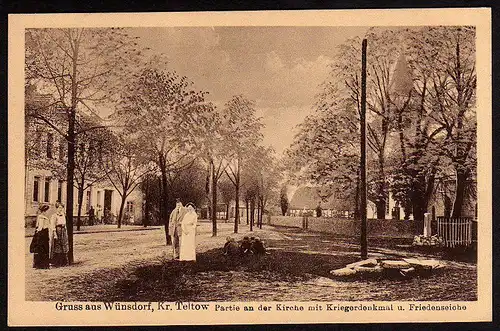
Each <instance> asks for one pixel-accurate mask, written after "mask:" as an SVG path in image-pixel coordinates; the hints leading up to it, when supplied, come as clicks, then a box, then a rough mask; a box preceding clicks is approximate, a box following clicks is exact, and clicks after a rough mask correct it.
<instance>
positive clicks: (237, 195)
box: [234, 159, 240, 233]
mask: <svg viewBox="0 0 500 331" xmlns="http://www.w3.org/2000/svg"><path fill="white" fill-rule="evenodd" d="M235 179H236V187H235V201H234V233H238V224H239V223H240V161H239V159H238V164H237V168H236V178H235Z"/></svg>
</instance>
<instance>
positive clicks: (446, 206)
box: [443, 195, 452, 218]
mask: <svg viewBox="0 0 500 331" xmlns="http://www.w3.org/2000/svg"><path fill="white" fill-rule="evenodd" d="M451 208H452V206H451V198H450V197H449V196H448V195H445V197H444V215H443V216H444V217H446V218H449V217H451Z"/></svg>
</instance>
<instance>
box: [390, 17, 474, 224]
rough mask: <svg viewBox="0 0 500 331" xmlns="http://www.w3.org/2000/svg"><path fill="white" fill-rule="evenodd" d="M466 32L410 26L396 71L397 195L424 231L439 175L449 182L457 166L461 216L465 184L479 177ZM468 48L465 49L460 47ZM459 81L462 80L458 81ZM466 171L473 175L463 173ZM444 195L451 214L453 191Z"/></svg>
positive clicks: (470, 57) (471, 60)
mask: <svg viewBox="0 0 500 331" xmlns="http://www.w3.org/2000/svg"><path fill="white" fill-rule="evenodd" d="M463 31H467V32H463ZM463 31H462V28H460V29H456V28H448V27H446V28H445V27H442V28H420V29H417V30H414V29H412V30H408V31H407V32H406V33H407V35H408V38H407V40H408V43H407V48H406V50H405V51H406V54H405V55H403V54H402V55H401V56H400V61H399V62H398V66H397V67H396V70H395V76H396V79H394V83H395V84H394V85H395V86H394V89H393V93H392V94H393V97H392V99H393V112H394V114H395V122H396V124H397V125H396V129H397V130H396V131H397V133H398V136H399V140H400V146H401V148H400V155H401V162H400V167H399V169H396V170H395V171H394V176H393V178H392V183H391V186H392V189H393V192H394V193H393V195H394V197H395V199H396V200H397V201H399V202H400V203H401V204H402V205H403V206H404V207H405V210H406V211H409V210H411V211H413V214H414V216H415V223H416V231H417V232H418V233H421V231H422V229H423V214H424V213H425V212H427V211H428V207H429V203H430V201H431V199H432V196H433V195H434V194H435V192H436V187H437V185H438V184H439V183H436V180H437V178H438V177H439V178H440V180H441V181H443V180H444V181H446V178H450V176H449V174H450V171H449V169H450V168H451V169H455V180H456V184H457V185H456V194H455V201H457V204H456V205H457V206H460V208H456V209H455V208H454V211H455V210H457V214H455V215H460V214H461V205H462V204H463V199H464V196H465V194H464V191H467V192H470V191H471V190H470V189H465V190H464V187H465V186H466V185H463V186H461V185H460V184H459V183H462V184H465V183H467V182H468V183H473V182H474V180H473V178H475V168H476V158H475V142H476V132H475V109H474V97H475V84H476V83H475V79H476V78H475V70H474V67H475V50H474V42H473V40H474V37H473V36H474V31H473V30H468V29H467V28H466V29H464V30H463ZM461 34H465V36H467V37H460V35H461ZM459 40H460V41H459ZM443 41H445V42H443ZM462 47H463V49H465V52H461V51H460V49H462ZM457 49H458V52H457ZM405 57H407V58H408V64H406V63H404V62H406V61H405ZM458 67H460V69H458ZM457 72H460V73H459V74H457ZM454 77H455V78H454ZM459 77H460V78H459ZM457 79H458V80H461V82H459V83H458V84H457ZM457 86H460V88H459V89H458V88H457ZM458 90H460V92H458ZM464 92H465V93H464ZM459 95H460V97H458V96H459ZM459 104H461V105H462V106H460V105H459ZM458 109H462V110H463V111H459V110H458ZM459 123H462V124H459ZM459 127H461V129H458V128H459ZM459 132H460V133H459ZM459 146H460V147H459ZM465 150H467V152H465ZM460 151H461V152H460ZM457 156H458V157H457ZM453 160H455V161H458V162H454V161H453ZM461 169H465V173H468V174H467V175H466V176H464V177H462V176H461V173H460V171H461ZM469 171H470V172H469ZM440 186H441V190H442V191H443V192H445V191H446V192H448V191H449V190H450V189H449V188H448V187H447V185H444V184H443V183H441V184H440ZM460 186H461V187H460ZM467 194H468V193H467ZM457 198H458V200H457ZM443 199H444V202H445V207H446V208H445V210H446V211H447V212H445V214H448V211H450V210H451V201H450V195H449V194H448V193H447V194H445V195H444V196H443ZM449 205H450V206H449ZM458 210H460V212H459V211H458ZM407 217H408V213H407V215H405V218H407Z"/></svg>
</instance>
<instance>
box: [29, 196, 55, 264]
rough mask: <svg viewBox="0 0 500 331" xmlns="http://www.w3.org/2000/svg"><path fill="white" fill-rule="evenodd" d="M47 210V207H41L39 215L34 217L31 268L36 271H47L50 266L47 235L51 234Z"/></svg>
mask: <svg viewBox="0 0 500 331" xmlns="http://www.w3.org/2000/svg"><path fill="white" fill-rule="evenodd" d="M47 210H49V206H48V205H41V206H40V207H39V208H38V211H39V214H38V216H37V217H36V233H35V236H36V238H34V240H36V244H35V247H34V256H33V268H36V269H49V266H50V264H49V262H50V259H49V256H50V244H49V243H50V239H49V233H50V232H51V224H50V221H49V218H48V217H47Z"/></svg>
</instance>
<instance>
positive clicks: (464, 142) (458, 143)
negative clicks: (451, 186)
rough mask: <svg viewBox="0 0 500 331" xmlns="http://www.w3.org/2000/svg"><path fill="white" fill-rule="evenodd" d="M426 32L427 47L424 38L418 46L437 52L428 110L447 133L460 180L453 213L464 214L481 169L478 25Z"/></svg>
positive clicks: (446, 152) (447, 150) (446, 149)
mask: <svg viewBox="0 0 500 331" xmlns="http://www.w3.org/2000/svg"><path fill="white" fill-rule="evenodd" d="M423 33H425V35H426V37H427V38H426V40H425V41H426V43H427V46H426V45H424V43H422V41H421V42H420V43H418V45H420V46H421V50H422V51H423V52H427V53H428V52H429V51H431V50H429V47H432V48H434V53H433V54H435V55H436V57H435V62H434V63H433V64H435V66H434V67H433V69H434V70H433V72H432V75H431V77H429V78H430V79H429V85H430V88H429V92H428V93H429V95H428V99H429V100H428V101H429V102H428V104H427V107H426V109H427V110H428V111H430V112H431V116H432V118H433V119H434V120H435V121H436V122H437V123H438V124H439V125H440V127H441V128H442V129H443V130H444V132H445V136H444V140H443V145H442V146H443V152H444V155H445V156H446V157H447V158H448V159H449V161H450V162H451V165H452V167H453V169H454V171H455V180H456V185H455V197H454V200H453V211H452V215H451V216H452V217H460V216H462V212H463V205H464V201H465V196H466V191H467V186H468V183H471V182H475V180H474V179H475V176H476V168H477V160H476V136H477V133H476V109H475V107H476V105H475V102H476V80H477V78H476V48H475V41H476V33H475V28H474V27H437V28H427V29H424V30H423ZM422 65H425V63H422ZM427 65H429V63H427Z"/></svg>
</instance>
